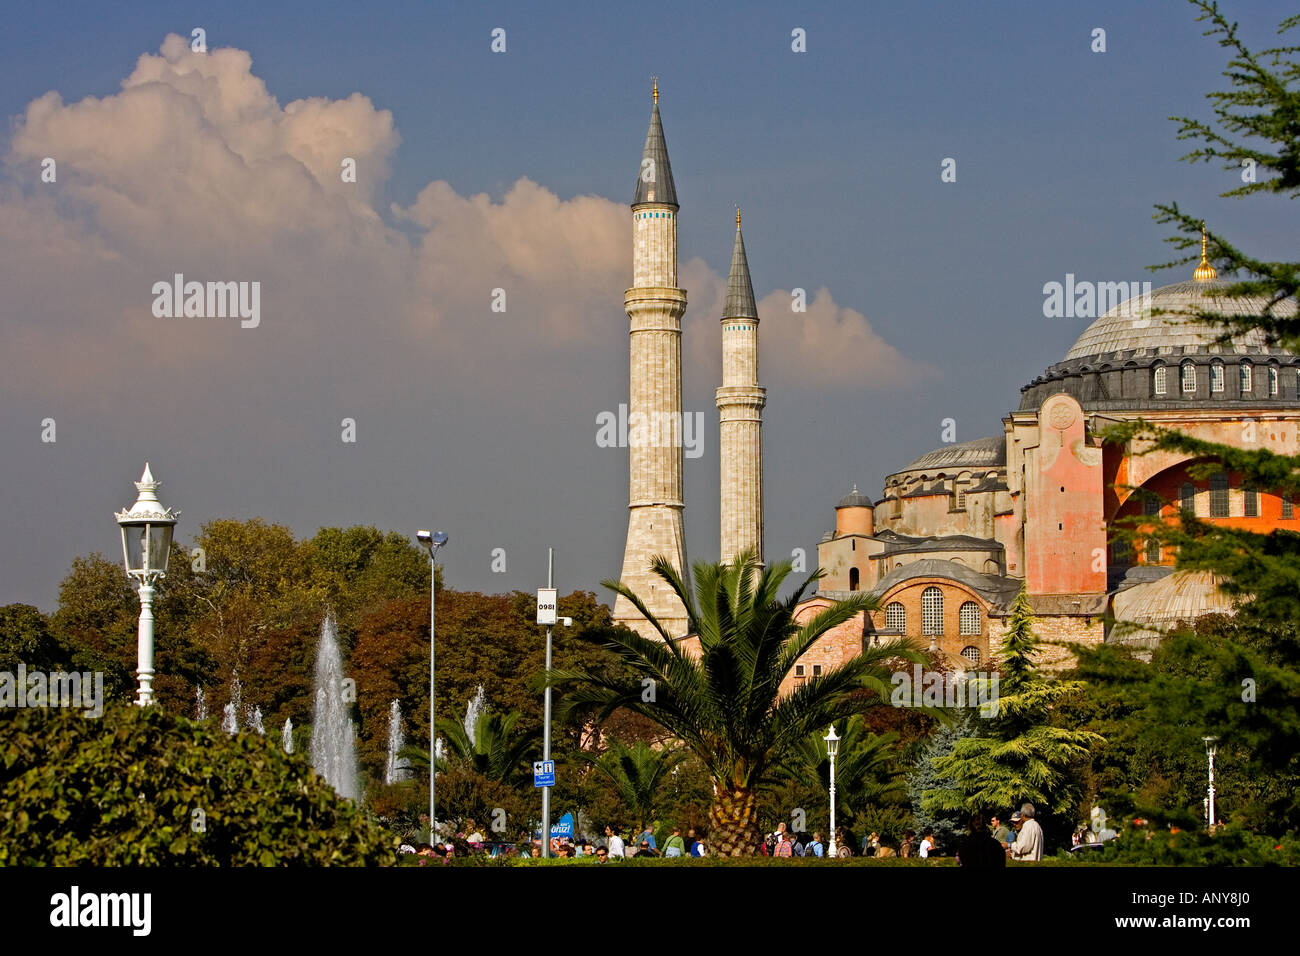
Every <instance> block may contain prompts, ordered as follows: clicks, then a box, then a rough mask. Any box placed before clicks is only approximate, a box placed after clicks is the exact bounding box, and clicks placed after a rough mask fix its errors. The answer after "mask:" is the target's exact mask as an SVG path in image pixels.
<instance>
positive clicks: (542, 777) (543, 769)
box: [533, 760, 555, 787]
mask: <svg viewBox="0 0 1300 956" xmlns="http://www.w3.org/2000/svg"><path fill="white" fill-rule="evenodd" d="M533 786H534V787H553V786H555V761H554V760H535V761H533Z"/></svg>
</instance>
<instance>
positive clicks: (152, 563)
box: [115, 462, 180, 707]
mask: <svg viewBox="0 0 1300 956" xmlns="http://www.w3.org/2000/svg"><path fill="white" fill-rule="evenodd" d="M160 484H162V482H160V481H155V480H154V477H153V474H152V473H151V472H150V471H149V463H148V462H145V463H144V474H142V475H141V476H140V480H139V481H137V482H136V483H135V487H136V490H137V491H138V492H139V493H140V495H139V497H138V498H136V500H135V504H133V505H132V506H131V507H130V508H129V509H127V510H126V511H119V512H116V514H115V517H116V518H117V524H118V527H119V528H121V530H122V562H123V563H124V564H125V565H126V573H127V576H128V577H133V578H136V579H137V580H138V581H139V582H140V585H139V590H140V629H139V640H138V643H137V667H136V674H137V675H138V676H139V678H140V689H139V696H138V697H137V698H136V701H135V702H136V704H137V705H138V706H140V707H148V706H149V705H150V704H152V703H153V594H154V590H153V586H154V582H155V581H157V580H158V579H159V578H164V577H166V576H167V558H168V557H169V556H170V555H171V550H172V531H173V530H174V529H175V527H176V519H177V518H179V517H180V512H179V511H173V510H172V509H170V508H164V507H163V506H162V502H160V501H159V500H158V495H157V494H156V493H155V492H156V491H157V489H158V486H159V485H160Z"/></svg>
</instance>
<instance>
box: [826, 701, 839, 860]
mask: <svg viewBox="0 0 1300 956" xmlns="http://www.w3.org/2000/svg"><path fill="white" fill-rule="evenodd" d="M822 740H824V741H826V756H828V757H830V758H831V839H830V843H829V844H828V845H827V849H826V852H827V855H829V856H830V857H831V858H832V859H834V858H835V854H836V852H837V850H836V848H835V755H836V754H838V753H839V752H840V738H839V737H837V736H835V725H834V724H831V729H830V730H829V731H827V732H826V736H825V737H823V738H822Z"/></svg>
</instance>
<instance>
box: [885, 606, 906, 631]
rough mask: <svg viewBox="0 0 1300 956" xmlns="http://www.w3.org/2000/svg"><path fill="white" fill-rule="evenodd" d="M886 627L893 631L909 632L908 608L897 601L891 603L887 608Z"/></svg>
mask: <svg viewBox="0 0 1300 956" xmlns="http://www.w3.org/2000/svg"><path fill="white" fill-rule="evenodd" d="M885 627H887V628H889V629H890V630H891V631H906V630H907V608H905V607H903V605H901V604H899V603H898V602H897V601H892V602H890V603H889V604H888V605H887V606H886V607H885Z"/></svg>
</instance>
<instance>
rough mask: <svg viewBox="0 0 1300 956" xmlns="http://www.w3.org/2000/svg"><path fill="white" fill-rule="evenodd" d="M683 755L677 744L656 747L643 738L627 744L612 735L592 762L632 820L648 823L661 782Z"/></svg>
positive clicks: (656, 805) (655, 810)
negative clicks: (606, 748)
mask: <svg viewBox="0 0 1300 956" xmlns="http://www.w3.org/2000/svg"><path fill="white" fill-rule="evenodd" d="M685 759H686V751H685V750H683V749H682V748H680V747H660V748H657V749H656V748H654V747H651V746H650V745H649V744H647V743H646V742H645V741H644V740H638V741H637V742H636V743H634V744H633V745H632V746H631V747H628V746H627V745H625V744H622V743H620V742H619V741H617V740H614V739H612V738H611V739H610V741H609V749H608V750H606V751H605V752H604V753H603V754H601V755H600V757H598V758H597V759H596V760H595V761H593V764H594V766H595V768H596V769H597V770H598V771H599V772H600V773H601V775H602V776H604V777H605V779H606V780H608V781H609V783H610V784H611V785H612V786H613V788H614V791H615V792H616V793H617V794H618V796H619V799H620V800H622V802H623V806H625V807H627V809H628V810H629V811H630V812H631V813H632V816H633V822H635V823H636V824H638V825H640V826H649V825H651V824H653V823H654V822H655V820H656V819H658V811H659V810H660V807H661V801H660V793H661V791H662V790H663V788H664V785H665V784H666V783H667V782H668V778H669V777H670V776H671V775H672V772H673V771H674V770H675V769H677V767H678V766H679V765H680V764H681V763H682V761H683V760H685Z"/></svg>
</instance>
